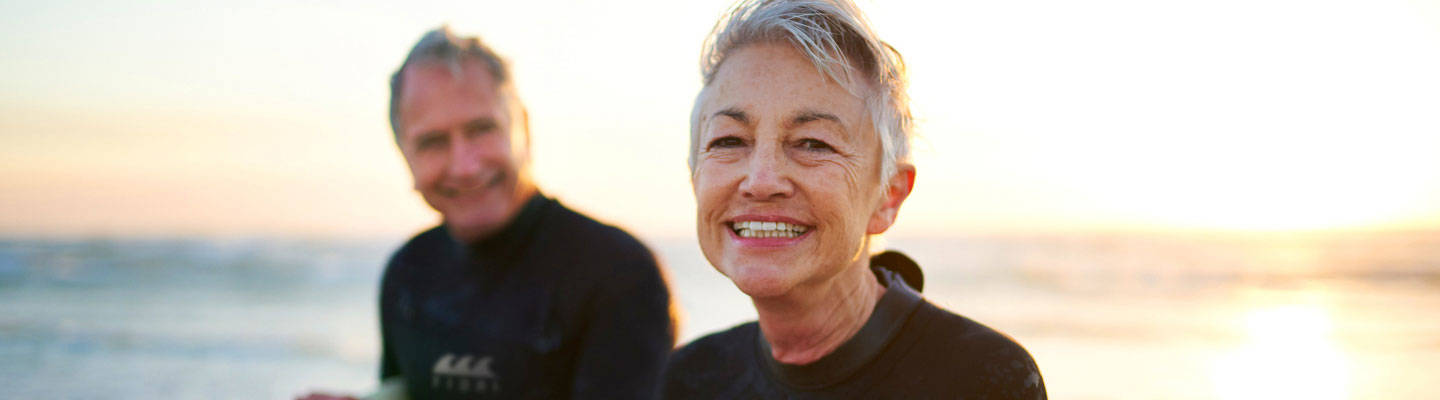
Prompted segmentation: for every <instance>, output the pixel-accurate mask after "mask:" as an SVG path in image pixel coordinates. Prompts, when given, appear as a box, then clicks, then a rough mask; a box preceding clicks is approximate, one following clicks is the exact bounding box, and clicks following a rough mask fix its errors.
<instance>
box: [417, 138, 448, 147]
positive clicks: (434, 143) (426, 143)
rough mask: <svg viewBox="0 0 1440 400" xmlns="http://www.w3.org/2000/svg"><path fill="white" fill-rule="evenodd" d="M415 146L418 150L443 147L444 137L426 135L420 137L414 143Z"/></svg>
mask: <svg viewBox="0 0 1440 400" xmlns="http://www.w3.org/2000/svg"><path fill="white" fill-rule="evenodd" d="M415 147H416V148H418V149H420V150H431V149H437V148H441V147H445V137H443V136H427V137H423V138H420V140H419V141H418V142H416V143H415Z"/></svg>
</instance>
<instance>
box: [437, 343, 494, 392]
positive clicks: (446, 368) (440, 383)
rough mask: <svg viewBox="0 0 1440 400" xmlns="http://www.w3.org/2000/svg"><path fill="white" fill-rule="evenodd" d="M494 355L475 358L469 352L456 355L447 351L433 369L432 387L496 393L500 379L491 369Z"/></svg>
mask: <svg viewBox="0 0 1440 400" xmlns="http://www.w3.org/2000/svg"><path fill="white" fill-rule="evenodd" d="M493 359H494V358H493V357H484V358H479V359H477V358H475V357H474V356H471V355H469V354H463V355H461V356H460V357H456V356H455V355H454V354H450V353H445V355H443V356H441V357H440V359H439V360H436V361H435V367H434V368H433V369H432V370H431V372H430V373H431V375H432V377H431V378H430V387H432V388H436V389H444V390H453V391H457V392H461V393H472V392H473V393H496V392H499V391H500V380H499V379H498V378H497V377H496V376H495V372H494V371H491V370H490V362H491V361H492V360H493Z"/></svg>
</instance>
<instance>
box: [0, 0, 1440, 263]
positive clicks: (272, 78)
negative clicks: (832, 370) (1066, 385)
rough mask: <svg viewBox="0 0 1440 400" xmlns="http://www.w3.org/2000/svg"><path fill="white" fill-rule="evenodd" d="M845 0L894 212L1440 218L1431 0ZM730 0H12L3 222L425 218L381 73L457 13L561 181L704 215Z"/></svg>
mask: <svg viewBox="0 0 1440 400" xmlns="http://www.w3.org/2000/svg"><path fill="white" fill-rule="evenodd" d="M858 3H859V4H860V6H861V8H862V9H863V10H865V11H866V12H867V13H869V17H870V19H871V20H872V22H873V25H874V27H875V29H876V31H877V32H879V34H880V36H881V38H882V39H884V40H886V41H888V42H890V43H891V44H893V45H894V46H895V47H896V48H897V49H899V51H900V52H901V53H902V54H903V55H904V57H905V60H906V62H907V65H908V67H909V71H910V78H911V92H910V94H911V96H912V100H913V107H914V111H915V114H916V116H917V117H918V119H919V133H920V137H919V138H918V139H917V141H916V146H915V149H916V151H915V162H916V164H917V169H918V176H917V182H916V189H915V191H914V193H913V194H912V196H911V197H910V200H909V201H907V203H906V204H905V206H904V207H903V208H902V210H901V213H900V218H899V221H898V223H897V225H896V227H895V230H894V233H897V234H902V235H903V234H916V235H926V234H947V233H966V232H1052V231H1092V230H1105V231H1110V230H1139V231H1151V230H1165V231H1175V230H1180V231H1184V230H1227V231H1290V230H1334V229H1342V230H1343V229H1437V228H1440V157H1437V156H1436V155H1437V154H1440V73H1436V72H1435V71H1440V1H1437V0H1334V1H1299V0H1243V1H1242V0H1207V1H1140V0H1128V1H1127V0H1097V1H1090V2H1071V1H1061V0H1020V1H1006V2H990V1H953V2H929V1H902V0H886V1H875V0H859V2H858ZM728 4H729V2H728V1H709V0H706V1H684V2H677V1H663V0H654V1H605V2H600V1H557V2H523V1H514V2H434V1H430V2H425V1H421V2H407V4H403V5H402V4H397V3H394V2H378V1H346V2H340V1H298V2H297V1H253V2H243V3H241V2H236V3H226V2H171V1H134V2H105V1H84V0H60V1H47V2H23V1H10V0H0V54H4V56H3V57H0V236H126V235H189V234H210V235H292V236H297V235H298V236H309V235H320V236H337V235H339V236H386V237H391V236H395V235H404V234H408V233H411V232H415V231H418V230H421V229H424V228H425V227H428V226H430V225H433V224H434V223H435V222H436V221H437V220H438V217H437V216H436V215H435V214H434V212H433V211H431V210H429V208H428V207H426V206H425V204H424V202H423V201H422V200H420V198H419V196H417V195H416V194H415V193H414V192H413V191H412V190H411V188H410V180H409V175H408V172H407V171H406V169H405V168H406V167H405V164H404V162H403V160H402V159H401V157H400V155H399V153H398V151H397V150H396V149H395V147H394V144H393V142H392V139H391V136H390V135H391V133H390V131H389V128H388V125H387V122H386V107H387V100H388V87H387V83H386V82H387V79H388V76H389V74H390V73H391V72H393V71H394V69H395V68H396V67H397V66H398V64H399V63H400V61H401V60H402V58H403V57H404V55H405V53H406V51H408V49H409V47H410V46H411V45H412V44H413V43H414V41H415V40H417V39H418V38H419V37H420V35H421V34H422V33H423V32H425V31H426V30H429V29H431V28H433V27H436V26H438V25H440V24H447V23H448V24H449V25H451V26H452V27H453V28H454V29H455V30H457V31H459V32H461V33H468V34H478V35H480V36H481V37H482V39H483V40H485V41H486V42H487V43H489V44H490V45H491V46H492V47H494V48H495V49H496V50H498V51H499V52H500V53H502V54H503V55H505V56H506V57H508V58H509V59H510V61H511V63H512V66H513V68H514V74H515V76H516V81H517V85H518V88H519V91H520V93H521V96H522V98H523V99H524V101H525V102H526V104H527V106H528V107H529V110H530V115H531V118H532V129H533V135H534V139H533V140H534V145H533V148H532V152H533V157H534V168H535V175H536V177H537V179H538V181H539V183H540V185H541V188H542V190H543V191H544V192H546V193H547V194H549V195H552V196H555V197H557V198H559V199H560V200H561V201H562V202H564V203H565V204H567V205H570V206H572V207H574V208H577V209H580V210H582V211H585V212H587V213H589V214H591V215H594V216H596V217H599V218H600V219H602V220H605V221H608V222H611V223H615V224H618V225H621V226H623V227H626V228H628V229H631V230H632V231H635V232H637V233H639V234H641V235H642V236H686V235H693V232H694V222H693V221H694V200H693V196H692V193H691V190H690V186H689V178H688V174H687V170H686V167H685V159H686V151H687V141H688V132H689V127H688V116H689V108H690V105H691V104H692V101H693V98H694V95H695V93H696V92H697V91H698V90H699V88H700V82H699V80H700V78H699V71H698V58H699V52H700V44H701V41H702V40H703V39H704V37H705V35H706V34H707V33H708V32H709V30H710V28H711V26H712V25H713V24H714V22H715V20H716V19H717V18H718V17H719V15H720V14H721V13H722V12H723V11H724V10H725V9H726V7H727V6H728Z"/></svg>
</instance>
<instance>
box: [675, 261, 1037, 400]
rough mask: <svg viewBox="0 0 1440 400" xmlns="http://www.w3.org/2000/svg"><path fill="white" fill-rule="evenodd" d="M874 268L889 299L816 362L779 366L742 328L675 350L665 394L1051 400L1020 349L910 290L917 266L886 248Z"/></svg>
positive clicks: (750, 326) (753, 333) (749, 327)
mask: <svg viewBox="0 0 1440 400" xmlns="http://www.w3.org/2000/svg"><path fill="white" fill-rule="evenodd" d="M871 265H872V266H875V267H872V268H873V271H874V272H875V275H876V277H878V278H880V283H881V284H883V285H886V290H885V294H884V295H882V296H881V297H880V301H879V302H878V303H877V304H876V305H875V310H874V312H873V313H872V314H871V316H870V319H869V320H867V321H866V322H865V325H864V326H863V327H861V328H860V331H859V332H858V333H856V334H855V337H852V338H850V340H848V341H846V342H845V343H844V344H842V345H840V347H839V348H837V349H835V351H834V352H832V353H830V354H827V355H825V356H824V357H821V358H820V359H819V360H816V361H815V362H813V363H810V364H805V365H791V364H782V363H780V362H778V361H775V359H774V358H771V355H770V348H769V344H768V343H767V342H766V341H765V340H764V338H763V336H762V334H761V332H760V328H759V325H757V324H756V323H755V322H750V323H746V324H743V325H739V326H736V327H734V328H731V329H729V330H727V331H724V332H719V333H714V334H711V335H709V336H706V337H703V338H700V339H699V340H696V341H695V342H693V343H690V344H689V345H686V346H685V347H684V348H681V349H680V350H678V351H676V353H675V354H674V355H673V356H671V358H670V364H669V366H667V367H666V370H665V376H664V377H663V378H662V380H663V383H662V384H663V386H662V387H661V389H660V391H661V397H663V398H668V399H782V398H784V399H809V398H814V399H837V398H843V399H850V398H855V399H1026V400H1030V399H1044V398H1046V395H1045V382H1044V380H1043V379H1041V377H1040V370H1039V368H1038V367H1036V366H1035V360H1033V359H1031V358H1030V353H1028V352H1026V351H1025V349H1024V348H1022V347H1020V344H1018V343H1015V341H1014V340H1011V339H1010V338H1009V337H1007V336H1005V335H1004V334H1001V333H1000V332H996V331H995V330H993V329H990V328H989V327H986V326H985V325H981V324H980V323H977V322H975V321H971V320H970V319H968V318H965V317H962V316H959V315H955V314H953V313H950V312H949V311H945V310H943V309H941V308H939V307H936V306H935V305H933V304H930V302H928V301H925V300H924V299H922V298H920V295H919V293H917V291H916V290H915V289H912V288H911V286H914V287H923V281H924V278H923V276H922V275H921V274H920V268H919V266H917V265H915V263H914V261H911V260H910V259H909V258H908V257H905V256H904V255H902V254H900V253H896V252H887V253H883V254H881V255H878V256H876V257H874V258H872V259H871ZM902 276H903V278H901V277H902ZM907 281H908V282H909V283H910V284H909V285H907V284H906V282H907Z"/></svg>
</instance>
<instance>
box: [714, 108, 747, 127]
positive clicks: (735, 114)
mask: <svg viewBox="0 0 1440 400" xmlns="http://www.w3.org/2000/svg"><path fill="white" fill-rule="evenodd" d="M711 116H712V117H719V116H725V117H730V118H731V119H734V120H736V121H739V122H740V123H742V124H745V125H750V115H748V114H745V112H744V111H740V109H739V108H735V107H727V108H725V109H723V110H720V111H716V112H715V114H711Z"/></svg>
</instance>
